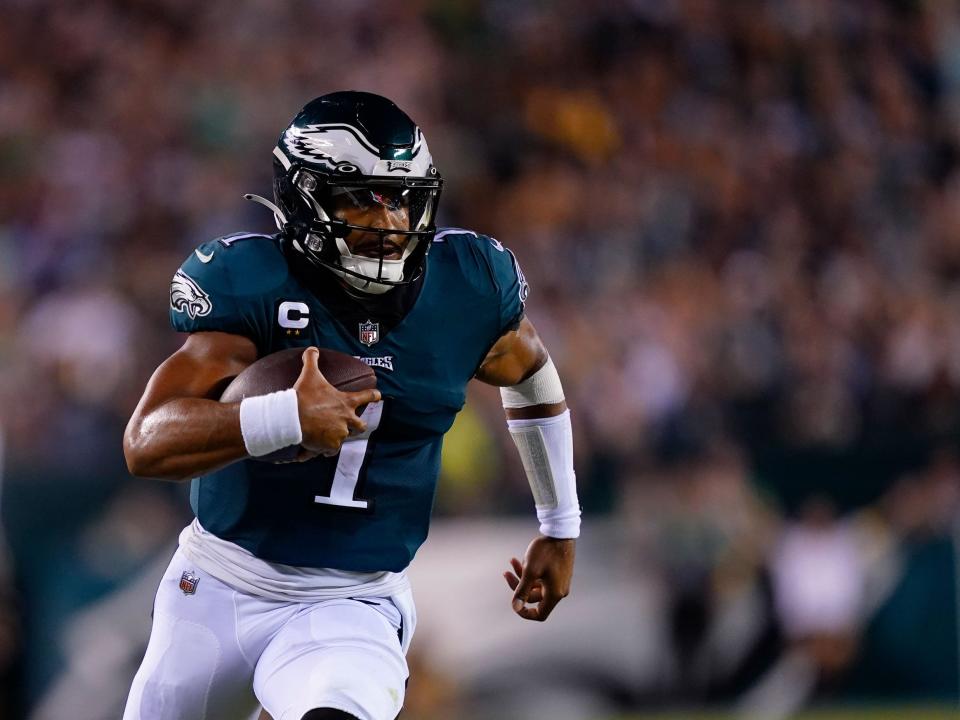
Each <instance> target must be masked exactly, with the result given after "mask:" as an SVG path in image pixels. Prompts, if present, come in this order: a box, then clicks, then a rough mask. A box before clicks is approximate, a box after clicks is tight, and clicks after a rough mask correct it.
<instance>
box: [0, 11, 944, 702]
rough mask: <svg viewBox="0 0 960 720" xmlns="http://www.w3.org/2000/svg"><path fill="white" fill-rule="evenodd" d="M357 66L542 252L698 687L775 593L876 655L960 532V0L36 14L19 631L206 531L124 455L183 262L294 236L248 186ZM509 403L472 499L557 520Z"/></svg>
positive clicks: (16, 15)
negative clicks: (747, 603)
mask: <svg viewBox="0 0 960 720" xmlns="http://www.w3.org/2000/svg"><path fill="white" fill-rule="evenodd" d="M337 89H362V90H369V91H373V92H378V93H381V94H384V95H387V96H389V97H390V98H391V99H393V100H394V101H395V102H397V103H398V104H399V105H400V106H401V107H402V108H404V109H406V110H407V112H409V114H410V115H411V116H412V117H413V118H414V119H415V121H416V122H417V123H418V124H419V125H420V126H421V127H422V128H423V129H424V131H425V134H426V137H427V138H428V141H429V143H430V147H431V150H432V152H433V155H434V158H435V161H436V162H437V164H438V166H439V167H440V169H441V172H442V173H443V175H444V177H445V182H446V184H445V187H444V193H443V200H442V203H441V206H442V208H441V209H442V212H441V224H445V225H454V226H463V227H469V228H472V229H475V230H478V231H480V232H484V233H487V234H490V235H492V236H495V237H497V238H498V239H499V240H500V241H502V242H503V243H504V244H505V245H507V246H508V247H510V248H511V249H513V250H514V251H515V253H516V254H517V256H518V259H519V261H520V263H521V265H522V267H523V269H524V271H525V273H526V276H527V278H528V280H529V282H530V285H531V290H532V292H531V297H530V300H529V303H528V314H529V316H530V317H531V318H532V320H533V321H534V323H535V325H536V326H537V328H538V330H539V331H540V333H541V335H542V336H543V337H544V339H545V341H546V343H547V346H548V347H549V348H550V350H551V354H552V356H553V358H554V359H555V361H556V363H557V365H558V367H559V368H560V372H561V375H562V377H563V380H564V387H565V390H566V393H567V399H568V403H569V404H570V405H571V406H572V408H573V412H574V418H575V430H576V452H577V467H578V475H579V478H580V484H581V498H582V500H583V503H584V507H585V511H586V512H587V513H588V514H590V515H594V516H601V515H605V516H607V517H613V518H625V519H627V520H628V522H629V524H630V527H631V531H630V533H629V534H630V536H631V537H632V538H633V541H634V542H635V548H636V554H637V557H638V558H639V559H638V561H637V562H638V566H643V567H645V568H647V569H648V571H649V569H650V568H651V567H653V568H654V570H653V572H655V573H656V574H658V575H660V576H662V577H663V578H665V584H666V585H667V586H668V587H669V588H670V589H671V592H673V593H674V604H673V608H674V609H673V613H674V615H673V619H674V625H675V628H676V633H675V635H676V637H675V641H676V642H675V648H676V653H677V658H678V660H677V663H678V668H680V669H679V670H678V677H680V678H681V679H682V681H683V682H684V683H687V684H686V685H685V687H694V688H700V689H701V690H703V691H704V692H705V693H706V692H707V691H708V690H709V688H713V687H715V686H716V683H713V682H712V681H710V679H709V678H707V680H704V678H705V677H707V676H708V675H709V673H706V675H705V674H704V672H705V671H703V669H702V668H703V663H704V661H703V659H702V657H700V656H698V654H697V653H698V648H702V644H703V642H705V638H709V636H710V627H711V625H710V622H711V618H712V617H714V615H713V614H712V611H711V608H716V607H718V606H719V605H718V604H720V605H722V600H723V598H724V597H726V596H725V595H724V593H725V592H726V591H727V590H728V589H729V588H730V587H737V586H740V585H747V586H750V587H754V588H756V587H765V588H767V590H768V594H769V596H770V598H771V600H770V607H771V608H772V612H773V613H774V615H775V616H776V617H778V618H779V621H778V622H779V626H780V631H781V633H782V635H783V637H786V638H799V639H797V640H796V641H795V642H794V641H793V640H790V641H789V642H784V643H781V647H784V646H789V647H793V648H796V647H801V649H802V650H803V652H804V653H806V657H808V658H813V662H814V664H815V665H816V666H817V667H818V668H819V669H820V670H822V671H824V672H825V673H826V674H827V675H832V674H836V672H839V671H840V670H842V669H843V668H845V667H848V666H849V665H850V664H851V663H852V662H854V660H853V659H852V658H854V657H855V656H856V654H857V653H856V649H855V648H856V646H857V644H858V643H857V641H856V640H854V639H851V638H852V637H853V635H855V634H856V633H857V632H859V628H860V626H861V625H862V624H863V623H864V622H865V620H864V615H863V611H862V607H863V606H865V605H870V603H869V602H866V600H865V599H864V598H866V597H868V596H872V597H875V598H882V597H887V596H889V594H890V593H894V594H895V586H896V580H895V579H894V580H889V581H888V582H887V586H888V587H886V589H885V590H882V591H875V592H874V591H870V590H869V588H871V587H873V586H872V585H871V582H872V580H871V578H873V577H874V575H876V574H877V573H874V574H873V575H872V574H871V573H872V572H873V570H872V568H876V567H882V568H886V570H883V571H882V572H879V576H881V577H883V576H884V573H885V572H886V573H888V574H889V572H890V571H889V568H890V563H889V562H885V563H880V562H879V561H878V560H877V558H878V557H879V556H881V555H882V556H883V557H885V558H887V559H888V560H889V558H890V557H892V556H893V555H897V554H898V553H899V555H900V556H902V555H903V554H904V553H905V552H906V550H905V548H908V547H909V541H910V539H911V538H915V537H917V534H918V533H919V534H920V535H922V536H923V537H930V538H941V539H943V538H949V534H950V532H951V528H952V525H953V522H954V517H955V516H956V512H955V511H956V509H957V505H958V503H957V488H958V477H960V472H958V470H957V460H956V452H957V449H958V447H960V446H958V439H960V8H958V6H957V5H956V4H955V3H951V2H937V1H936V0H929V1H926V2H924V1H922V0H886V1H885V0H764V1H762V0H732V1H728V0H596V1H595V2H591V3H584V2H578V1H576V0H554V1H540V2H526V3H517V2H510V1H508V0H487V1H486V2H483V1H481V0H416V1H415V2H403V3H394V2H379V1H376V0H355V1H352V2H348V1H346V0H337V1H335V2H323V3H318V2H307V1H305V0H299V1H295V2H284V3H273V2H268V0H257V1H254V2H244V3H230V2H224V1H223V0H212V1H211V2H205V3H195V2H187V0H152V1H151V2H146V1H145V0H133V1H130V2H119V1H117V0H114V1H111V0H91V1H89V2H84V3H62V2H53V1H52V0H10V1H9V2H7V3H6V4H5V10H4V21H3V22H2V23H0V429H2V436H3V438H5V442H4V446H5V447H6V453H5V454H4V456H3V457H4V458H5V462H4V463H3V467H4V468H5V474H6V477H5V479H4V495H3V506H2V509H3V514H4V523H5V525H6V529H7V534H8V536H9V537H10V543H11V545H12V548H13V553H12V557H13V560H12V562H10V563H8V565H10V568H9V569H8V571H7V575H8V577H16V579H17V587H18V594H17V595H16V597H19V598H20V600H19V602H18V601H15V600H13V599H10V600H9V601H7V602H6V608H7V609H6V610H5V611H4V617H6V616H9V617H11V618H14V617H18V616H20V617H21V620H20V621H19V622H20V626H21V628H22V630H21V631H20V633H19V636H20V639H19V640H18V639H17V638H18V633H17V632H16V631H14V630H11V631H10V632H9V633H5V634H3V635H2V636H0V644H3V643H6V644H7V645H9V646H11V647H20V646H21V645H24V644H26V645H27V654H28V656H30V652H31V650H30V647H29V644H30V642H41V641H39V640H36V638H41V639H42V641H43V642H48V643H52V642H54V639H55V638H54V630H52V629H50V628H51V627H53V628H56V627H57V622H63V621H64V618H66V617H69V613H70V612H71V611H72V610H74V609H76V607H80V606H82V605H83V604H84V603H85V602H87V601H89V600H91V599H93V598H95V597H99V596H101V595H103V594H104V593H106V592H108V590H110V589H112V588H116V587H122V586H123V584H124V583H125V582H126V581H127V580H128V579H129V578H130V577H131V575H132V574H133V573H134V572H135V571H136V570H137V569H138V568H139V567H141V566H142V564H143V563H144V562H145V560H146V559H147V558H149V557H152V556H153V554H155V553H157V552H158V551H159V550H160V549H161V548H166V547H167V546H168V544H169V543H170V542H171V541H172V539H173V537H175V533H176V528H177V527H178V525H179V523H181V522H182V521H183V520H184V517H185V513H186V512H187V510H186V503H185V500H184V498H183V496H182V493H181V491H180V489H178V488H171V487H167V486H159V485H158V486H154V485H151V484H148V483H142V482H134V481H130V480H129V479H128V477H127V475H126V473H125V468H124V466H123V459H122V456H121V452H120V436H121V433H122V428H123V426H124V424H125V422H126V419H127V418H128V417H129V414H130V412H131V410H132V408H133V406H134V404H135V403H136V400H137V398H138V396H139V394H140V392H141V390H142V388H143V385H144V383H145V381H146V378H147V377H148V376H149V373H150V372H151V371H152V369H153V368H154V367H155V366H156V364H157V363H158V362H159V361H160V360H161V359H162V358H163V357H165V356H166V355H167V354H168V353H169V352H170V351H172V350H173V349H174V348H175V347H177V345H178V343H179V342H180V341H181V338H179V337H177V336H176V335H175V333H173V332H172V330H170V329H169V326H168V324H167V286H168V282H169V278H170V276H171V275H172V273H173V272H174V270H175V269H176V268H177V267H178V265H179V264H180V262H182V260H183V258H184V257H186V256H187V254H188V253H189V252H190V251H191V249H192V248H193V247H194V246H196V245H197V244H199V243H200V242H203V241H205V240H208V239H210V238H213V237H216V236H218V235H221V234H225V233H228V232H233V231H237V230H263V231H268V232H269V231H271V230H272V227H271V220H270V217H269V214H268V213H265V212H263V211H262V209H261V208H258V207H257V206H255V205H252V204H249V203H245V202H243V200H242V198H241V195H242V194H243V193H244V192H259V193H264V194H268V190H269V183H270V179H271V161H270V157H271V156H270V152H271V149H272V146H273V144H274V142H275V140H276V137H277V135H278V134H279V132H280V130H282V128H283V127H284V126H285V125H286V124H287V122H288V121H289V119H290V118H291V117H292V116H293V115H294V114H295V113H296V111H297V110H298V109H299V107H300V106H302V104H303V103H304V102H306V101H307V100H309V99H311V98H312V97H315V96H317V95H320V94H323V93H325V92H329V91H333V90H337ZM501 426H502V411H501V410H500V408H499V402H498V397H497V395H496V393H490V392H486V391H485V390H483V389H477V390H475V391H473V393H472V395H471V403H470V404H469V405H468V409H467V410H466V411H465V412H464V414H463V415H462V416H461V420H460V421H458V425H457V426H456V427H455V429H454V431H453V434H452V436H451V438H450V442H449V451H450V452H449V453H448V456H447V458H445V463H446V464H445V469H446V474H447V477H448V482H447V484H446V485H445V486H444V488H443V489H442V491H441V496H440V498H439V501H438V504H439V507H438V510H439V511H440V512H441V513H446V514H449V515H459V514H470V513H477V512H502V511H505V510H510V511H517V512H529V505H530V500H529V492H528V491H527V490H526V489H525V487H524V484H523V482H522V480H518V478H519V477H520V475H519V470H518V462H517V459H516V457H515V452H513V451H512V447H511V446H510V444H509V438H507V437H506V434H505V433H504V431H503V429H502V427H501ZM465 438H470V439H472V440H473V442H466V441H465ZM477 438H479V440H477ZM478 442H479V443H480V445H479V446H478V445H477V443H478ZM478 447H480V448H482V449H481V450H480V451H478V450H477V448H478ZM490 447H494V448H499V452H492V453H491V452H488V451H487V449H488V448H490ZM931 478H932V479H931ZM865 527H867V528H870V529H869V530H864V529H863V528H865ZM850 528H858V530H856V532H854V531H852V530H850ZM818 533H820V534H818ZM850 533H853V534H852V535H851V534H850ZM864 533H866V535H864ZM864 537H868V538H874V540H876V538H884V540H883V541H880V540H876V542H872V541H871V542H868V543H866V545H864V543H863V538H864ZM851 538H853V539H851ZM891 543H892V546H891ZM863 547H866V548H867V550H862V548H863ZM890 547H893V548H894V550H891V549H890ZM771 548H775V549H774V550H771ZM855 548H861V549H860V550H855ZM877 548H884V550H883V551H882V552H881V551H879V550H877ZM804 553H812V556H813V557H834V556H835V557H836V558H837V560H836V564H835V565H833V566H829V567H831V568H832V570H831V569H829V568H828V569H827V570H824V575H823V577H820V578H819V579H817V580H816V582H815V583H814V584H815V585H816V583H817V582H818V583H821V584H826V585H828V586H829V587H832V588H834V589H835V590H836V593H835V595H836V597H835V599H834V604H833V605H831V606H830V608H829V609H824V610H823V611H822V612H821V611H819V610H817V609H816V607H814V609H812V610H811V609H810V607H809V606H804V607H797V605H802V604H803V598H804V597H807V595H805V594H804V590H803V587H804V583H809V582H811V580H810V577H811V576H810V575H809V573H808V574H804V571H803V569H802V568H803V567H804V563H806V562H808V561H807V560H806V558H807V557H808V555H805V554H804ZM907 554H908V553H907ZM878 563H879V565H878ZM827 565H829V563H827ZM947 566H948V567H950V563H949V561H948V562H947ZM820 569H822V567H821V568H820ZM811 572H813V573H814V574H816V570H813V571H811ZM830 573H833V575H834V576H835V577H836V578H843V579H845V581H846V582H847V585H849V587H847V588H846V589H845V590H844V589H843V588H841V587H839V585H843V583H839V585H838V583H835V582H832V581H830V580H829V578H830V576H831V575H830ZM12 582H13V581H12V580H8V581H7V584H8V585H9V584H10V583H12ZM944 583H945V584H944V585H943V587H944V588H945V590H944V592H952V591H953V588H952V580H951V579H950V578H949V577H947V578H945V579H944ZM880 584H881V585H883V583H882V582H881V583H880ZM844 587H846V586H844ZM884 593H886V595H885V594H884ZM13 597H14V596H13V595H12V594H11V598H13ZM784 598H787V600H784ZM791 599H792V601H791ZM819 600H822V598H821V597H820V595H819V594H818V593H816V592H814V593H813V597H811V599H810V602H811V603H812V604H813V605H814V606H815V605H816V602H818V601H819ZM794 601H795V602H794ZM824 602H827V601H824ZM877 602H879V600H878V601H877ZM875 604H876V603H875ZM811 612H812V613H813V615H814V616H815V617H816V618H821V619H822V618H827V617H829V618H831V620H829V621H824V623H822V625H823V626H822V627H821V625H819V624H817V623H814V626H811V625H810V624H809V622H808V620H809V617H808V616H809V615H810V613H811ZM951 622H955V619H954V620H951ZM9 624H10V626H11V627H12V628H13V627H16V626H17V623H16V622H14V621H12V620H11V621H10V622H9ZM24 637H26V638H28V640H26V641H25V640H23V638H24ZM811 637H812V638H813V640H811ZM824 637H826V638H827V639H826V640H824ZM950 652H952V653H953V655H951V656H950V660H951V661H952V662H953V663H954V664H955V663H956V647H955V643H954V646H953V649H952V650H951V651H950ZM16 657H17V653H16V652H14V651H12V650H11V651H9V652H0V665H3V663H6V665H4V667H7V668H8V670H7V671H6V673H7V675H6V676H7V677H14V676H16V674H17V673H19V672H22V670H21V669H19V668H20V667H21V665H18V662H17V661H16V659H15V658H16ZM30 657H32V656H30ZM698 657H700V659H698ZM21 664H22V663H21ZM801 664H802V663H801ZM27 667H28V668H30V669H29V671H28V672H27V676H28V677H27V679H26V680H25V681H24V682H23V683H21V682H19V681H17V682H13V681H11V682H10V683H8V685H11V686H13V685H16V686H17V687H27V688H28V691H27V693H26V696H27V697H35V696H36V695H37V694H39V693H40V692H41V690H42V688H43V687H44V686H45V685H46V684H48V683H49V681H50V679H51V678H52V677H53V676H54V675H55V674H56V661H54V660H51V661H50V662H49V663H48V665H44V664H43V663H42V662H39V661H34V660H33V659H31V660H30V661H29V662H28V663H27ZM698 668H700V669H698ZM818 672H819V671H818ZM698 678H699V679H698ZM950 682H952V683H954V685H955V683H956V679H955V678H954V679H952V680H950ZM708 686H709V687H708ZM705 688H706V689H705ZM8 694H16V693H15V692H14V691H12V690H10V691H8ZM759 695H760V693H759V692H758V693H757V694H756V695H755V696H752V697H753V699H754V700H756V702H760V700H757V697H759ZM21 701H22V700H21Z"/></svg>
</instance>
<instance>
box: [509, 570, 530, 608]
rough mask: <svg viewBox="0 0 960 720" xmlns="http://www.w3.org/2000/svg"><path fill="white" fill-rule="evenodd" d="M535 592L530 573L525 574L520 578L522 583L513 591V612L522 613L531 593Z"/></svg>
mask: <svg viewBox="0 0 960 720" xmlns="http://www.w3.org/2000/svg"><path fill="white" fill-rule="evenodd" d="M531 590H533V578H532V577H531V576H530V573H523V574H522V575H521V576H520V582H518V583H517V586H516V587H515V588H514V589H513V610H514V612H520V611H521V610H522V609H523V606H524V605H525V604H526V603H527V601H528V598H529V597H530V591H531Z"/></svg>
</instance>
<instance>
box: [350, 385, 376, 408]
mask: <svg viewBox="0 0 960 720" xmlns="http://www.w3.org/2000/svg"><path fill="white" fill-rule="evenodd" d="M344 395H346V396H347V398H346V399H347V403H348V404H349V405H350V406H351V407H360V406H361V405H369V404H370V403H375V402H380V391H379V390H376V389H374V390H355V391H353V392H348V393H344Z"/></svg>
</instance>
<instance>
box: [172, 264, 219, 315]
mask: <svg viewBox="0 0 960 720" xmlns="http://www.w3.org/2000/svg"><path fill="white" fill-rule="evenodd" d="M170 307H171V308H173V309H174V310H176V311H177V312H185V313H186V314H187V315H189V316H190V318H191V319H193V320H195V319H196V318H198V317H204V316H206V315H209V314H210V311H211V310H213V303H212V302H211V301H210V296H209V295H208V294H207V293H206V292H204V290H203V288H201V287H200V286H199V285H197V281H196V280H194V279H193V278H192V277H190V276H189V275H187V274H186V273H185V272H184V271H183V270H177V274H176V275H174V276H173V280H172V281H171V283H170Z"/></svg>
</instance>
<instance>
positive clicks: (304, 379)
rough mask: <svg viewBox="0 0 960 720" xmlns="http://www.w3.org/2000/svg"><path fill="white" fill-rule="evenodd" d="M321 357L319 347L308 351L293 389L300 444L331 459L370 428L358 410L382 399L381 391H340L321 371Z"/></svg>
mask: <svg viewBox="0 0 960 720" xmlns="http://www.w3.org/2000/svg"><path fill="white" fill-rule="evenodd" d="M319 357H320V353H319V351H318V350H317V349H316V348H315V347H309V348H307V349H306V350H305V351H304V353H303V370H302V371H301V372H300V377H298V378H297V382H295V383H294V385H293V389H294V390H296V391H297V407H298V409H299V412H300V428H301V430H302V431H303V440H302V441H301V443H300V444H301V445H302V446H303V447H304V448H305V449H306V450H307V451H308V452H311V453H315V454H320V455H327V456H330V455H336V454H337V453H338V452H340V446H341V445H342V444H343V441H344V440H346V439H347V437H348V436H350V435H356V434H358V433H362V432H364V431H365V430H366V429H367V424H366V423H365V422H364V421H363V420H361V419H360V418H359V417H358V416H357V408H358V407H360V406H361V405H367V404H369V403H372V402H377V401H378V400H380V391H379V390H359V391H357V392H340V391H339V390H337V389H336V388H335V387H334V386H333V385H331V384H330V383H329V382H327V379H326V378H325V377H324V376H323V373H321V372H320V367H319V366H318V365H317V360H318V358H319ZM297 459H298V460H299V459H300V458H299V457H298V458H297ZM304 459H309V457H305V458H304Z"/></svg>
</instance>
